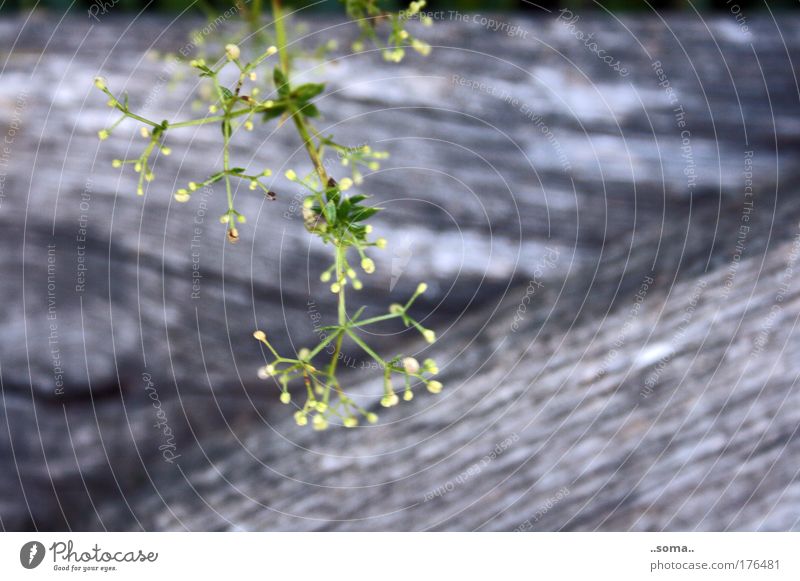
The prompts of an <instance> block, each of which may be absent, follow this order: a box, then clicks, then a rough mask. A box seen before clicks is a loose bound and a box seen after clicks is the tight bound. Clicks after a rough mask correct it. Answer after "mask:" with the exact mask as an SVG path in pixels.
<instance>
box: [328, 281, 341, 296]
mask: <svg viewBox="0 0 800 581" xmlns="http://www.w3.org/2000/svg"><path fill="white" fill-rule="evenodd" d="M340 290H342V285H340V284H339V283H338V282H335V283H333V284H332V285H331V292H332V293H334V294H336V293H338V292H339V291H340Z"/></svg>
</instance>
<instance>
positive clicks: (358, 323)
mask: <svg viewBox="0 0 800 581" xmlns="http://www.w3.org/2000/svg"><path fill="white" fill-rule="evenodd" d="M400 316H402V315H400V314H399V313H398V314H396V315H395V314H393V313H390V314H388V315H381V316H379V317H372V318H371V319H364V320H363V321H356V322H355V323H353V324H352V325H350V326H351V327H364V326H366V325H371V324H373V323H380V322H381V321H388V320H389V319H396V318H397V317H400Z"/></svg>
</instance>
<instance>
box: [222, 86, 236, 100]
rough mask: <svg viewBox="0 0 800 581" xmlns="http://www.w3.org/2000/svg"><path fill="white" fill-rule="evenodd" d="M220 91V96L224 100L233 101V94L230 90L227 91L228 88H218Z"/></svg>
mask: <svg viewBox="0 0 800 581" xmlns="http://www.w3.org/2000/svg"><path fill="white" fill-rule="evenodd" d="M220 90H221V91H222V95H223V96H224V97H225V98H226V99H229V100H230V99H233V93H231V91H230V89H228V88H226V87H220Z"/></svg>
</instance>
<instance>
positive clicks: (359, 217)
mask: <svg viewBox="0 0 800 581" xmlns="http://www.w3.org/2000/svg"><path fill="white" fill-rule="evenodd" d="M381 210H383V208H376V207H375V206H372V207H371V208H359V209H358V210H357V211H354V212H353V220H354V221H356V222H363V221H364V220H366V219H367V218H371V217H372V216H374V215H375V214H377V213H378V212H380V211H381Z"/></svg>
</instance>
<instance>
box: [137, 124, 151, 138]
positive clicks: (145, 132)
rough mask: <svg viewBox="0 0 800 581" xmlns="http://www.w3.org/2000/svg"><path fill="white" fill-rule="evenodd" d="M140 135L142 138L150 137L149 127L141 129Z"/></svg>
mask: <svg viewBox="0 0 800 581" xmlns="http://www.w3.org/2000/svg"><path fill="white" fill-rule="evenodd" d="M139 135H141V136H142V137H150V130H149V129H148V128H147V127H144V126H142V127H139Z"/></svg>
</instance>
